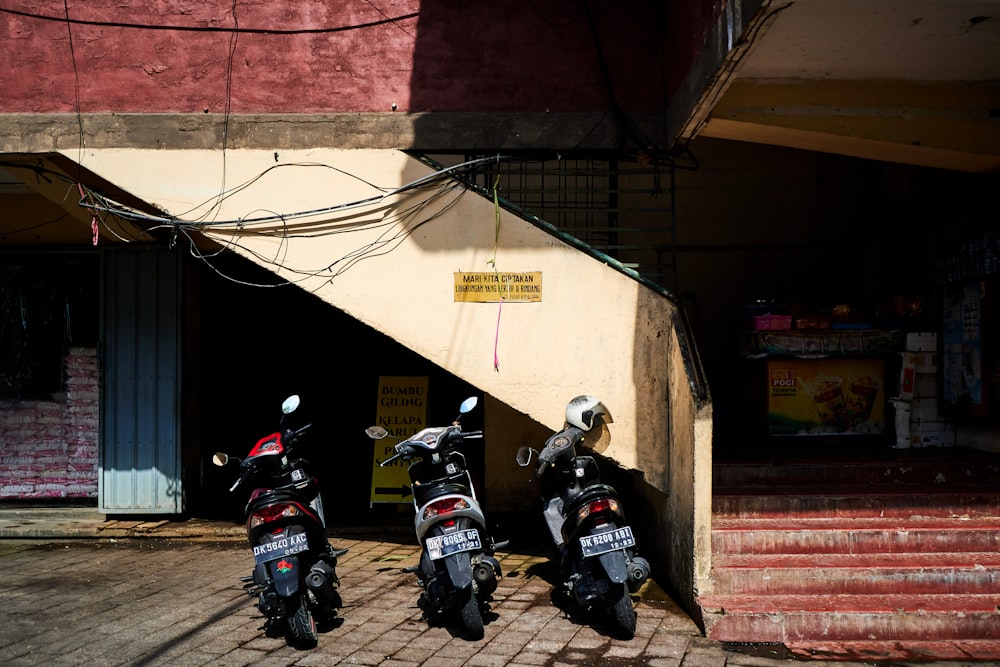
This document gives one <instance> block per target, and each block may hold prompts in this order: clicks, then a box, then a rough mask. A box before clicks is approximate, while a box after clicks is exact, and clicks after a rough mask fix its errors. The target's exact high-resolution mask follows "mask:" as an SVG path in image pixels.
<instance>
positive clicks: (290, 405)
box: [281, 394, 299, 415]
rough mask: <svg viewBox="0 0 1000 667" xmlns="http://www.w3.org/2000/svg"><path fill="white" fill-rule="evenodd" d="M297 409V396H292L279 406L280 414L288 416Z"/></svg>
mask: <svg viewBox="0 0 1000 667" xmlns="http://www.w3.org/2000/svg"><path fill="white" fill-rule="evenodd" d="M298 409H299V395H298V394H292V395H291V396H289V397H288V398H286V399H285V402H284V403H282V404H281V413H282V414H285V415H288V414H291V413H293V412H295V411H296V410H298Z"/></svg>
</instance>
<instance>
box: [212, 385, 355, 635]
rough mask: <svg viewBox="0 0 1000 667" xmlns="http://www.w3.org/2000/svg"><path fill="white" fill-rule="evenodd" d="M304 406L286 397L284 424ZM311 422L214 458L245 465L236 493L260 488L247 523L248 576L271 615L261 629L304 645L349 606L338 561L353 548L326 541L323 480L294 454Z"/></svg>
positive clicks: (221, 462) (262, 608) (249, 587)
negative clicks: (241, 454) (241, 452)
mask: <svg viewBox="0 0 1000 667" xmlns="http://www.w3.org/2000/svg"><path fill="white" fill-rule="evenodd" d="M298 406H299V397H298V396H289V397H288V398H287V399H286V400H285V402H284V403H283V404H282V406H281V411H282V413H283V414H282V423H283V422H284V418H285V416H287V415H289V414H291V413H292V412H294V411H295V410H296V409H297V408H298ZM311 426H312V425H311V424H307V425H305V426H303V427H301V428H299V429H297V430H292V429H289V428H284V429H281V430H279V431H278V432H276V433H272V434H271V435H269V436H267V437H265V438H261V439H260V440H259V441H258V442H257V444H256V445H255V446H254V448H253V449H251V450H250V453H249V454H248V455H247V456H246V458H244V459H243V460H242V461H241V460H239V459H238V458H236V457H233V456H229V455H227V454H225V453H222V452H217V453H216V454H215V455H214V456H213V457H212V461H213V463H215V464H216V465H218V466H224V465H226V464H227V463H229V462H230V461H237V462H239V467H240V476H239V478H238V479H237V480H236V483H235V484H233V486H232V487H231V488H230V489H229V490H230V492H232V491H235V490H236V489H238V488H239V487H241V486H242V485H243V484H245V483H247V482H250V483H252V484H253V485H254V487H255V488H254V489H253V491H252V492H251V494H250V500H249V502H248V503H247V506H246V526H247V539H248V541H249V542H250V546H251V547H253V555H254V561H255V563H256V565H255V567H254V571H253V574H252V575H251V576H249V577H243V578H242V581H243V582H244V588H246V589H247V593H248V594H249V595H250V596H251V597H256V598H257V608H258V609H259V610H260V612H261V614H263V615H264V617H265V619H266V621H265V623H264V626H263V628H262V629H263V630H265V631H266V632H267V634H268V636H281V635H282V634H284V635H285V637H286V639H287V641H288V643H289V644H290V645H292V646H294V647H295V648H300V649H309V648H313V647H315V646H316V644H317V640H318V636H317V630H316V626H317V622H318V623H319V625H320V626H324V625H330V626H332V624H333V623H334V621H335V619H336V616H337V610H338V609H340V607H341V606H343V603H342V601H341V598H340V592H339V585H340V581H339V579H338V578H337V570H336V568H337V558H338V557H339V556H342V555H343V554H345V553H346V552H347V549H341V550H335V549H334V548H333V547H332V546H330V544H329V542H328V541H327V536H326V523H325V519H324V517H323V502H322V498H321V496H320V490H319V483H318V481H317V480H316V478H315V477H313V476H312V475H311V474H309V472H308V470H307V468H308V462H307V461H306V460H305V459H302V458H297V457H296V456H295V452H294V447H295V445H297V444H298V442H299V438H300V437H301V436H302V435H303V434H304V433H305V432H306V431H307V430H308V429H309V428H310V427H311Z"/></svg>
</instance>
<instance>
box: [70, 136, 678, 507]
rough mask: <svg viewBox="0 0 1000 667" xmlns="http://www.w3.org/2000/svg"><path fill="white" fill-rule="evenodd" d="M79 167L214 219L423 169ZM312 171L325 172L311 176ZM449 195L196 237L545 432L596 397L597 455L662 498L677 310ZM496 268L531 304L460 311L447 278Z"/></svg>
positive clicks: (91, 163) (453, 190)
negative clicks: (531, 278) (271, 273)
mask: <svg viewBox="0 0 1000 667" xmlns="http://www.w3.org/2000/svg"><path fill="white" fill-rule="evenodd" d="M223 159H224V160H225V163H224V167H225V171H224V172H223ZM84 164H85V166H86V167H87V168H89V169H91V170H93V171H95V172H97V173H99V174H100V175H101V176H103V177H104V178H107V179H108V180H110V181H112V182H114V183H116V184H118V185H119V186H121V187H123V188H125V189H127V190H128V191H129V192H130V193H131V194H133V195H136V196H137V197H139V198H141V199H143V200H145V201H148V202H151V203H154V204H156V205H157V206H159V207H162V208H163V209H164V210H165V211H167V212H169V213H170V214H173V215H180V216H183V217H184V218H185V219H188V220H197V219H199V218H200V219H204V220H210V221H214V222H215V223H218V222H221V221H225V220H236V219H252V218H254V217H258V216H263V215H267V214H268V213H270V212H274V213H281V214H290V213H292V212H295V211H308V210H315V209H319V208H324V207H330V206H339V205H343V204H345V203H347V202H353V201H357V200H363V199H366V198H371V197H377V196H380V195H381V194H382V193H381V192H380V191H379V190H377V189H375V188H373V187H372V185H375V186H378V187H379V188H382V189H392V188H397V187H399V186H400V185H403V184H405V183H408V182H411V181H413V180H415V179H417V178H419V177H422V176H426V175H427V174H429V173H431V170H430V169H429V168H428V167H426V166H424V165H422V164H420V163H419V162H417V161H416V160H413V159H412V158H409V157H408V156H406V155H405V154H403V153H401V152H398V151H335V150H312V151H295V152H289V151H284V152H282V153H280V154H279V155H278V161H277V162H276V159H275V154H274V153H273V152H272V151H227V152H226V153H225V154H224V157H223V153H221V152H218V151H204V152H203V151H131V150H97V151H92V152H90V153H88V154H87V155H86V157H85V159H84ZM318 164H322V165H328V166H323V167H320V166H306V165H318ZM287 165H293V166H287ZM331 167H332V168H331ZM268 170H270V171H268ZM223 173H224V174H225V179H226V183H225V185H226V187H227V188H233V187H236V186H239V185H241V184H243V183H250V182H251V181H253V179H255V178H257V177H258V176H260V175H261V174H262V173H263V176H260V178H259V179H258V180H256V181H255V182H253V183H252V184H251V185H250V186H249V187H247V188H246V189H243V190H241V191H239V192H237V193H236V194H234V195H232V196H231V197H228V198H226V199H225V200H223V201H222V202H221V203H220V204H219V205H218V206H217V207H214V208H213V206H212V204H214V203H215V201H216V199H217V196H218V193H219V192H220V191H221V190H222V188H223V183H222V177H223V176H222V175H223ZM369 184H372V185H369ZM444 186H445V187H446V188H448V190H446V191H444V192H440V191H439V190H438V186H437V185H435V186H432V187H431V188H430V189H420V190H417V191H414V192H411V193H408V194H405V195H401V196H391V197H388V198H386V199H380V200H379V201H377V202H374V203H372V204H371V205H369V206H365V207H361V208H357V209H350V210H346V211H338V212H335V213H330V214H324V215H317V216H308V217H305V218H301V219H293V218H291V217H288V218H286V219H285V221H284V222H276V223H269V224H266V225H260V226H258V225H254V224H252V223H249V222H248V223H246V224H245V225H243V227H242V229H237V227H236V226H235V225H230V226H228V227H224V226H222V225H220V224H216V225H215V226H214V227H211V228H209V229H208V230H206V234H207V235H208V236H210V237H211V238H214V239H216V240H217V241H219V242H220V243H221V244H223V245H225V246H227V247H231V248H232V249H233V250H235V251H236V252H239V253H240V254H243V255H246V256H247V257H250V258H251V259H254V260H255V261H257V262H258V263H263V264H267V263H269V262H270V263H271V268H272V269H274V270H275V271H276V273H278V274H279V275H281V276H282V277H285V278H287V279H289V280H292V281H295V282H298V283H299V284H300V285H301V286H302V287H303V288H304V289H306V290H308V291H310V292H314V293H316V294H317V295H318V296H320V297H321V298H322V299H324V300H325V301H327V302H328V303H331V304H333V305H335V306H336V307H338V308H340V309H342V310H344V311H346V312H347V313H349V314H351V315H352V316H354V317H356V318H358V319H359V320H362V321H364V322H365V323H367V324H369V325H371V326H372V327H374V328H376V329H378V330H380V331H382V332H384V333H386V334H388V335H390V336H391V337H393V338H394V339H396V340H398V341H399V342H401V343H403V344H404V345H407V346H408V347H410V348H412V349H413V350H415V351H416V352H418V353H419V354H421V355H422V356H424V357H426V358H427V359H429V360H431V361H433V362H435V363H437V364H439V365H441V366H442V367H444V368H447V369H449V370H450V371H451V372H452V373H454V374H456V375H458V376H459V377H461V378H463V379H465V380H467V381H469V382H471V383H472V384H474V385H476V386H477V387H479V388H480V389H482V390H483V391H485V392H487V393H489V394H491V395H493V396H495V397H497V398H498V399H500V400H502V401H503V402H504V403H505V404H506V405H508V406H510V407H511V408H512V409H514V410H517V411H519V412H522V413H524V414H526V415H529V416H530V417H531V418H533V419H534V420H536V421H538V422H539V423H541V424H545V425H546V426H549V427H550V428H558V427H559V426H561V424H562V415H563V409H564V406H565V404H566V401H567V400H569V399H570V398H571V397H573V396H575V395H577V394H581V393H594V394H597V395H599V396H600V397H601V398H602V399H604V400H605V401H606V402H607V403H608V404H609V406H610V408H611V410H612V412H613V414H614V416H615V420H616V424H615V433H614V439H613V441H612V442H611V444H610V446H609V448H608V449H607V451H606V452H605V454H606V455H607V456H609V457H612V458H614V459H615V460H617V461H619V462H620V463H621V464H622V465H624V466H626V467H629V468H636V467H638V466H639V464H640V461H642V462H643V463H644V464H645V465H647V466H649V467H650V474H651V475H653V478H654V479H652V480H650V481H651V482H653V483H654V484H656V485H657V486H660V487H661V488H665V486H666V479H665V477H664V475H663V473H664V471H665V467H664V466H663V465H660V464H659V463H658V461H659V459H661V458H662V456H661V453H662V450H663V447H664V446H665V444H666V436H667V434H666V433H665V432H663V430H662V426H661V425H662V424H665V423H667V388H666V384H667V380H668V355H667V350H668V347H667V343H668V341H669V332H670V330H671V328H672V326H673V317H674V312H675V311H674V306H673V304H672V303H671V302H670V301H668V300H667V299H666V298H663V297H662V296H659V295H654V296H650V295H651V294H652V293H651V292H649V291H648V290H647V289H645V288H644V287H642V286H641V285H640V284H639V283H637V282H635V281H634V280H632V279H631V278H630V277H628V276H626V275H624V274H622V273H620V272H619V271H617V270H614V269H612V268H610V267H608V266H606V265H604V264H602V263H601V262H600V261H597V260H595V259H592V258H590V257H587V256H585V255H583V254H582V253H580V252H579V251H577V250H575V249H573V248H572V247H570V246H568V245H566V244H565V243H563V242H561V241H559V240H558V239H556V238H555V237H553V236H551V235H550V234H547V233H545V232H543V231H542V230H540V229H538V228H536V227H534V226H532V225H530V224H528V223H526V222H524V221H522V220H519V219H517V218H515V217H513V216H511V215H508V214H506V213H501V220H500V223H499V227H498V225H497V220H496V217H495V211H494V207H493V205H492V204H491V203H490V202H489V201H488V200H486V199H484V198H482V197H478V196H475V195H474V194H472V193H469V192H467V191H465V190H464V189H462V188H461V187H456V184H455V182H454V181H447V182H445V183H444ZM204 202H208V204H207V205H202V204H203V203H204ZM445 211H446V212H447V214H446V215H444V213H445ZM286 231H287V232H288V236H287V237H286V236H285V232H286ZM300 234H307V235H308V234H315V235H313V236H310V237H306V238H302V237H299V238H294V236H295V235H300ZM382 243H384V245H380V244H382ZM368 250H371V252H370V254H364V253H365V252H366V251H368ZM494 260H495V261H494ZM331 266H332V268H331V269H329V270H328V269H327V267H331ZM494 268H496V269H497V270H498V271H501V272H529V271H540V272H541V273H542V281H543V296H542V301H541V302H540V303H505V304H503V306H502V307H501V305H500V304H497V303H456V302H455V300H454V290H453V283H454V273H455V272H456V271H463V272H472V271H475V272H492V271H493V269H494ZM494 349H495V351H496V359H497V360H498V367H497V368H494ZM640 452H641V453H640Z"/></svg>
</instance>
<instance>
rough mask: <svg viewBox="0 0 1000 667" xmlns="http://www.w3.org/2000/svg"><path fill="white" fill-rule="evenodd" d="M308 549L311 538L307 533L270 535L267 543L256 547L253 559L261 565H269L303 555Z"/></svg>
mask: <svg viewBox="0 0 1000 667" xmlns="http://www.w3.org/2000/svg"><path fill="white" fill-rule="evenodd" d="M308 549H309V536H308V535H306V534H305V533H293V534H292V535H285V534H281V535H268V540H267V542H262V543H261V544H255V545H254V548H253V559H254V561H256V562H257V564H258V565H260V564H261V563H269V562H271V561H272V560H278V559H279V558H284V557H286V556H292V555H294V554H298V553H302V552H303V551H307V550H308Z"/></svg>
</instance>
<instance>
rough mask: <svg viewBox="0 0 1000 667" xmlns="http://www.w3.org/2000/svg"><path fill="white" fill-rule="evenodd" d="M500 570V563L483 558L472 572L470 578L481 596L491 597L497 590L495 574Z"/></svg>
mask: <svg viewBox="0 0 1000 667" xmlns="http://www.w3.org/2000/svg"><path fill="white" fill-rule="evenodd" d="M499 570H500V563H498V562H497V561H496V560H495V559H493V558H490V557H489V556H484V557H483V559H482V561H480V562H479V563H478V564H477V565H476V567H475V568H473V570H472V578H473V579H475V580H476V586H477V587H478V589H479V593H480V594H481V595H492V594H493V591H495V590H496V589H497V572H498V571H499Z"/></svg>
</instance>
